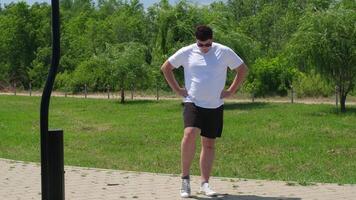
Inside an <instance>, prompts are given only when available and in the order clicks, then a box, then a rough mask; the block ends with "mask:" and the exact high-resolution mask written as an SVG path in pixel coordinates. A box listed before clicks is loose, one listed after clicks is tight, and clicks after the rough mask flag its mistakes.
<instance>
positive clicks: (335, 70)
mask: <svg viewBox="0 0 356 200" xmlns="http://www.w3.org/2000/svg"><path fill="white" fill-rule="evenodd" d="M60 6H61V60H60V68H59V73H58V76H57V80H56V85H55V87H56V89H57V90H66V91H72V92H78V91H81V90H82V89H83V86H84V85H85V84H86V85H87V86H88V88H89V90H91V91H106V90H107V87H108V86H110V87H111V88H110V89H111V90H115V91H122V92H124V91H125V89H130V88H131V87H134V88H135V89H138V90H147V89H150V88H156V87H158V88H160V89H163V90H169V88H168V86H167V84H166V83H165V81H164V78H163V76H162V75H161V73H160V70H159V69H160V66H161V64H162V63H163V62H164V61H165V60H166V59H167V58H168V56H169V55H171V54H172V53H174V52H175V51H176V50H178V49H179V48H181V47H183V46H185V45H188V44H191V43H193V42H195V39H194V28H195V27H196V26H197V25H199V24H207V25H209V26H211V27H212V28H213V30H214V34H215V35H214V38H215V41H217V42H219V43H222V44H225V45H227V46H229V47H231V48H232V49H234V50H235V51H236V52H237V53H238V54H239V55H240V56H241V57H242V58H243V59H244V60H245V61H246V62H247V65H248V66H249V68H250V73H249V77H248V80H247V82H246V84H245V85H244V88H243V91H244V92H248V93H253V94H254V95H255V96H256V97H258V96H269V95H282V96H283V95H287V94H288V90H289V89H290V88H291V87H292V86H293V88H294V89H295V91H296V92H297V94H298V95H299V96H329V95H331V94H333V91H334V89H335V86H337V90H338V91H339V94H340V101H341V102H340V103H341V109H342V110H343V111H344V110H345V101H346V97H347V95H348V94H350V93H351V92H352V91H354V88H355V85H356V62H355V57H356V52H355V46H356V42H355V39H356V35H355V33H356V29H355V28H356V13H355V9H356V3H355V1H354V0H308V1H307V0H299V1H294V0H228V1H226V2H214V3H212V4H210V5H206V6H205V5H204V6H202V5H197V4H192V3H189V2H188V1H186V0H181V1H179V2H178V3H177V4H175V5H170V4H169V2H168V0H161V1H160V2H159V3H156V4H154V5H152V6H150V7H148V8H146V9H145V8H144V7H143V4H142V3H140V1H139V0H130V1H124V0H97V1H92V0H60ZM50 20H51V7H50V5H48V4H47V3H35V4H33V5H31V6H30V5H28V4H26V3H25V2H19V3H11V4H7V5H0V89H1V87H6V86H9V85H13V84H14V83H16V84H17V85H18V86H20V87H23V88H24V89H27V88H28V87H29V84H30V83H31V85H32V87H33V88H41V87H43V85H44V82H45V80H46V76H47V73H48V68H49V66H50V61H51V60H50V59H51V29H50ZM177 76H178V77H179V78H178V79H179V81H180V82H181V81H182V80H183V73H182V69H180V70H178V71H177ZM232 78H233V74H232V73H229V76H228V82H231V81H232Z"/></svg>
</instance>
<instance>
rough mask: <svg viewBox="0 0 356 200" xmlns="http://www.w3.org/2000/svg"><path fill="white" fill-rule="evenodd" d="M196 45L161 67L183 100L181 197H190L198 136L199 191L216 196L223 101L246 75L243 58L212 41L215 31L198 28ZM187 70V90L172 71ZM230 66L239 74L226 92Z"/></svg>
mask: <svg viewBox="0 0 356 200" xmlns="http://www.w3.org/2000/svg"><path fill="white" fill-rule="evenodd" d="M195 36H196V43H194V44H191V45H189V46H186V47H183V48H181V49H180V50H178V51H177V52H176V53H175V54H174V55H172V56H171V57H170V58H169V59H168V60H167V61H166V62H165V63H164V64H163V65H162V67H161V70H162V71H163V74H164V76H165V78H166V80H167V82H168V84H169V86H170V87H171V88H172V90H173V91H174V92H176V93H177V94H178V95H180V96H182V97H183V98H184V111H183V117H184V136H183V139H182V143H181V168H182V188H181V193H180V195H181V197H183V198H187V197H190V195H191V190H190V181H189V180H190V177H189V169H190V166H191V163H192V161H193V158H194V154H195V140H196V136H197V135H198V134H199V133H200V135H201V144H202V149H201V154H200V171H201V187H200V192H201V193H202V194H205V195H207V196H216V195H217V193H216V192H214V191H213V190H212V189H211V188H210V186H209V177H210V172H211V170H212V166H213V160H214V154H215V139H216V138H217V137H220V136H221V133H222V129H223V109H224V107H223V104H224V101H223V99H224V98H228V97H230V96H232V95H233V94H234V93H235V92H236V91H237V89H238V88H239V87H240V86H241V84H242V82H243V81H244V79H245V77H246V75H247V67H246V65H245V64H244V62H243V61H242V59H241V58H240V57H239V56H238V55H236V53H235V52H234V51H233V50H231V49H230V48H229V47H226V46H224V45H221V44H218V43H215V42H213V31H212V30H211V28H209V27H207V26H198V27H197V29H196V33H195ZM180 66H183V67H184V81H185V87H184V88H182V87H180V86H179V84H178V83H177V81H176V79H175V77H174V74H173V69H175V68H178V67H180ZM227 67H229V68H230V69H231V70H234V71H236V72H237V74H236V76H235V79H234V81H233V83H232V84H231V86H230V87H229V88H228V89H227V90H224V87H225V82H226V73H227Z"/></svg>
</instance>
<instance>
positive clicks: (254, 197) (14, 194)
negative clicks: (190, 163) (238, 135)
mask: <svg viewBox="0 0 356 200" xmlns="http://www.w3.org/2000/svg"><path fill="white" fill-rule="evenodd" d="M65 171H66V173H65V193H66V199H67V200H122V199H135V200H136V199H142V200H155V199H160V200H175V199H181V198H180V197H179V187H180V178H179V177H178V176H177V175H169V174H154V173H140V172H129V171H120V170H107V169H93V168H82V167H72V166H66V167H65ZM211 184H212V186H213V188H214V189H215V190H216V191H218V192H220V193H221V195H219V197H215V198H207V197H204V196H202V195H199V194H197V192H196V191H198V188H199V177H195V176H194V177H192V183H191V185H192V192H193V195H194V196H193V197H192V198H191V199H199V200H205V199H224V200H282V199H283V200H302V199H303V200H304V199H310V200H314V199H320V200H341V199H342V200H356V185H342V186H340V185H337V184H315V185H310V186H300V185H298V184H293V183H286V182H282V181H262V180H245V179H243V180H242V179H230V178H218V177H214V178H212V179H211ZM40 185H41V184H40V165H39V163H28V162H22V161H13V160H6V159H1V158H0V199H1V200H20V199H23V200H29V199H37V200H38V199H41V192H40V191H41V189H40Z"/></svg>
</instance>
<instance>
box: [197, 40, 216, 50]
mask: <svg viewBox="0 0 356 200" xmlns="http://www.w3.org/2000/svg"><path fill="white" fill-rule="evenodd" d="M212 43H213V40H212V39H208V40H205V41H200V40H197V45H198V47H199V49H200V51H202V52H203V53H207V52H208V51H209V49H210V48H211V45H212Z"/></svg>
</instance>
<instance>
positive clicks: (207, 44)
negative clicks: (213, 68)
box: [197, 42, 212, 47]
mask: <svg viewBox="0 0 356 200" xmlns="http://www.w3.org/2000/svg"><path fill="white" fill-rule="evenodd" d="M197 45H198V47H211V45H212V43H211V42H210V43H206V44H202V43H200V42H197Z"/></svg>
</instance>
